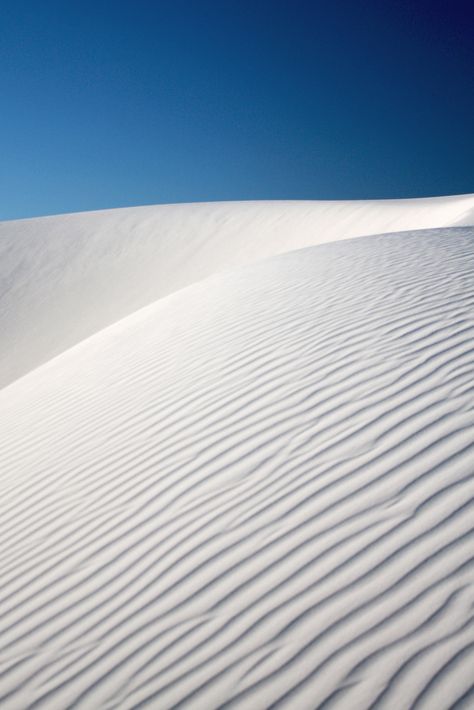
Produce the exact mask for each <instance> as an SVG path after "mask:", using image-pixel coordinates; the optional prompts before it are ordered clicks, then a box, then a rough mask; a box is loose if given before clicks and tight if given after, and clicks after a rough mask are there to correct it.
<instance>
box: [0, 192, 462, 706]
mask: <svg viewBox="0 0 474 710" xmlns="http://www.w3.org/2000/svg"><path fill="white" fill-rule="evenodd" d="M431 204H433V203H431ZM450 204H451V203H450ZM468 204H470V203H469V202H463V210H462V212H463V215H464V216H461V217H460V213H459V211H458V212H456V210H457V209H458V207H459V206H458V207H457V208H456V210H454V212H456V214H454V213H451V214H450V215H449V216H447V215H446V214H444V217H443V219H446V220H447V221H449V220H454V221H456V220H462V219H468V218H467V217H466V216H465V211H466V210H465V209H464V208H466V205H468ZM445 206H446V205H444V207H445ZM144 209H147V208H144ZM432 217H433V216H432ZM392 218H393V217H392ZM438 218H439V214H438ZM403 219H412V220H413V219H414V217H413V215H411V216H407V217H403ZM416 219H422V220H425V219H429V211H428V212H426V213H425V214H424V215H423V217H422V218H419V217H417V218H416ZM402 221H403V220H402ZM400 224H401V221H400V220H399V221H398V222H397V226H399V225H400ZM415 228H416V230H417V231H408V232H397V233H390V234H382V235H375V236H360V238H358V239H349V240H338V239H341V236H340V235H341V234H342V231H340V232H337V229H336V227H334V234H336V233H338V234H339V237H338V236H337V235H336V236H334V234H333V236H334V239H332V238H331V237H330V235H329V236H328V238H327V240H326V241H327V242H328V243H322V242H323V241H324V234H323V233H322V232H321V233H319V232H318V234H317V237H316V238H317V240H319V242H321V243H318V244H317V245H315V246H308V245H306V244H302V245H301V246H305V247H307V248H303V249H299V250H291V251H289V250H288V249H283V248H282V251H284V252H286V253H283V254H281V255H278V256H272V255H268V256H269V258H266V259H263V260H261V261H258V263H252V264H248V263H247V260H248V256H249V255H248V254H246V255H245V257H242V254H239V255H237V256H236V255H232V259H234V261H233V263H232V270H228V271H227V272H226V273H224V274H217V275H214V276H212V277H210V278H207V279H205V280H199V278H194V277H195V276H196V274H197V271H196V272H193V274H194V275H193V279H194V280H195V281H197V283H194V284H192V285H185V286H184V287H183V285H182V284H181V282H180V281H179V280H178V281H177V282H176V284H175V286H177V288H176V289H175V292H174V293H171V294H170V295H166V294H164V295H162V296H161V297H160V298H159V299H158V300H156V299H155V302H153V303H150V304H149V305H147V304H146V303H144V304H142V305H144V306H145V307H143V308H141V309H140V310H136V311H135V312H132V313H131V314H130V315H128V316H127V317H125V318H123V319H122V320H119V321H118V322H116V323H114V324H110V325H109V327H107V328H105V329H102V330H100V332H97V333H96V334H95V335H94V334H93V333H90V336H91V337H88V338H87V339H85V340H83V342H80V343H78V344H76V345H74V343H73V347H68V348H64V352H62V353H59V354H58V355H57V357H55V358H54V359H51V360H49V361H48V362H46V363H45V364H42V365H41V363H40V362H37V363H35V364H36V366H35V369H32V371H31V372H30V373H29V374H26V375H25V376H23V377H21V378H20V379H18V380H16V381H13V382H11V383H10V384H9V386H7V387H5V388H4V389H3V390H0V470H1V471H2V476H1V479H0V481H1V486H2V490H1V497H0V513H1V514H0V535H1V539H2V540H3V544H2V546H1V549H0V555H1V558H0V568H1V570H2V584H1V588H0V637H1V639H2V643H1V651H0V668H1V676H0V702H2V703H3V704H4V705H5V706H6V707H12V708H13V707H14V708H19V707H34V708H41V707H44V708H46V707H48V708H49V707H58V708H66V707H68V708H69V707H74V708H76V707H77V708H80V707H83V708H99V707H120V708H135V707H145V706H150V707H160V708H161V707H162V708H171V707H186V708H188V707H190V708H218V707H226V708H231V707H241V708H248V707H252V708H255V709H258V708H262V709H263V708H269V707H275V708H276V707H288V708H295V707H298V708H308V709H309V708H316V707H318V708H325V709H327V708H347V707H357V708H382V707H383V708H397V709H399V708H411V707H414V708H427V709H428V708H451V707H456V708H468V707H470V706H471V705H472V702H473V699H474V687H473V680H472V664H473V660H474V615H473V609H474V605H473V602H474V570H473V561H474V560H473V558H474V555H473V532H474V524H473V519H474V516H473V510H472V508H473V493H474V477H473V461H474V458H473V456H474V443H473V442H474V436H473V434H474V388H473V381H474V377H473V375H474V356H473V353H474V349H473V344H474V309H473V304H474V250H473V239H474V229H473V228H472V227H469V226H464V227H463V226H458V227H455V228H442V229H429V230H423V231H420V229H419V227H418V225H415ZM354 229H355V227H354ZM315 231H317V230H315ZM309 235H310V231H308V233H307V235H306V236H305V237H304V239H306V238H313V239H314V238H315V237H314V235H313V236H312V237H310V236H309ZM253 238H254V237H253V236H252V239H253ZM249 239H250V237H249ZM302 239H303V238H302ZM250 242H251V239H250V241H249V243H250ZM287 243H288V244H290V243H291V244H293V245H295V241H294V239H293V238H292V237H291V235H289V236H288V242H287ZM280 246H282V247H283V246H284V244H283V242H282V243H281V244H280ZM297 246H298V244H297ZM234 248H235V250H236V254H237V253H238V249H237V246H236V245H233V246H232V249H234ZM272 248H273V247H272ZM229 249H230V247H229ZM196 253H200V252H199V250H197V252H196ZM203 253H205V250H204V252H203ZM254 256H255V254H254ZM241 258H242V259H243V261H244V263H246V265H241V261H240V259H241ZM251 260H252V259H251ZM217 262H219V267H218V268H216V271H221V270H222V268H227V266H226V265H225V264H223V262H221V261H219V260H218V259H216V263H217ZM214 266H215V264H214ZM145 281H146V279H145ZM160 288H161V286H160ZM145 290H146V289H145ZM110 293H112V291H111V292H110ZM149 293H151V292H149ZM26 300H27V299H26V297H25V302H26ZM46 302H47V299H46V301H43V304H44V303H46ZM69 305H70V304H69ZM134 305H136V304H135V303H134ZM68 307H69V306H68ZM104 308H105V307H104ZM87 309H88V306H87V304H86V308H85V310H84V311H83V314H84V317H85V318H86V314H87V313H88V312H89V311H88V310H87ZM70 312H71V313H72V312H73V311H72V310H71V311H70ZM104 312H105V311H104ZM115 315H116V314H115V313H114V316H113V317H114V318H115ZM70 332H72V331H68V333H70ZM62 337H63V340H62V341H61V347H62V346H63V345H65V344H66V343H67V342H68V338H69V335H68V336H67V337H66V336H65V335H64V333H63V335H62ZM51 342H52V341H50V344H49V346H50V345H51ZM57 342H59V341H57ZM49 346H48V347H49ZM42 352H43V354H44V353H46V352H47V348H46V346H45V349H44V350H43V351H42ZM23 362H24V363H25V362H26V360H24V361H23ZM31 362H33V360H31ZM30 364H31V363H30ZM38 365H39V366H38Z"/></svg>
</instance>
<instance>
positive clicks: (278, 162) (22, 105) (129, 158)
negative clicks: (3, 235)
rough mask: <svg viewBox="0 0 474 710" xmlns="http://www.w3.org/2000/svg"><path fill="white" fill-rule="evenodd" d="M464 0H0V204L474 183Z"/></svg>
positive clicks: (472, 46)
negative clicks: (311, 0)
mask: <svg viewBox="0 0 474 710" xmlns="http://www.w3.org/2000/svg"><path fill="white" fill-rule="evenodd" d="M473 15H474V9H473V5H472V3H470V2H459V0H452V1H451V2H448V1H446V2H440V1H439V0H430V2H425V1H424V0H421V1H420V2H417V1H416V0H414V1H411V2H407V1H406V0H405V1H403V0H387V1H384V2H381V1H380V0H378V1H375V0H372V1H370V0H368V1H366V2H365V1H364V0H360V1H359V0H357V1H356V0H351V1H349V0H347V1H338V0H334V2H329V0H328V2H324V3H323V2H318V1H317V0H313V2H307V1H306V0H271V1H270V0H213V1H211V0H133V1H132V0H128V1H127V2H121V1H120V0H114V1H113V0H109V1H107V2H106V1H105V0H94V2H90V1H89V0H71V1H70V2H64V1H63V0H62V1H61V2H59V1H53V0H42V2H38V1H37V0H34V1H33V0H26V1H25V2H18V3H12V2H8V3H7V2H3V0H0V219H14V218H21V217H31V216H37V215H44V214H55V213H61V212H74V211H79V210H93V209H102V208H110V207H125V206H130V205H142V204H154V203H166V202H194V201H202V200H246V199H364V198H388V197H393V198H399V197H420V196H429V195H443V194H456V193H467V192H473V191H474V170H473V165H474V139H473V126H474V80H473V76H474V74H473V72H474V69H473V68H474V43H473V42H472V37H471V32H472V22H473V19H474V17H473Z"/></svg>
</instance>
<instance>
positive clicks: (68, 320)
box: [0, 195, 474, 386]
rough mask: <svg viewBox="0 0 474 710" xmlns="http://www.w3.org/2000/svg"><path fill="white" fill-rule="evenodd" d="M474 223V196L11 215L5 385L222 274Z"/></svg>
mask: <svg viewBox="0 0 474 710" xmlns="http://www.w3.org/2000/svg"><path fill="white" fill-rule="evenodd" d="M462 224H464V225H472V224H474V196H473V195H465V196H454V197H439V198H427V199H415V200H376V201H360V202H350V201H349V202H341V201H334V202H241V203H235V202H230V203H226V202H222V203H209V204H189V205H162V206H152V207H140V208H131V209H122V210H109V211H104V212H90V213H82V214H71V215H60V216H57V217H45V218H42V219H30V220H20V221H15V222H4V223H0V265H1V266H0V333H1V334H2V347H1V348H0V386H2V385H3V386H4V385H6V384H8V383H10V382H12V381H13V380H15V379H17V378H18V377H20V376H22V375H24V374H26V373H27V372H29V371H30V370H32V369H34V368H35V367H37V366H38V365H41V364H42V363H44V362H46V361H47V360H49V359H50V358H51V357H54V356H56V355H58V354H60V353H61V352H64V350H66V349H67V348H69V347H71V346H72V345H75V344H77V343H79V342H80V341H81V340H83V339H84V338H86V337H88V336H90V335H92V334H93V333H96V332H98V331H99V330H101V329H102V328H104V327H106V326H108V325H110V324H111V323H114V322H116V321H117V320H119V319H120V318H123V317H125V316H127V315H130V314H131V313H133V312H134V311H136V310H137V309H138V308H141V307H143V306H145V305H148V304H150V303H153V302H154V301H155V300H156V299H158V298H160V297H162V296H164V295H168V294H170V293H173V292H175V291H177V290H178V289H180V288H182V287H184V286H188V285H189V284H191V283H195V282H196V281H199V280H201V279H203V278H206V277H208V276H210V275H212V274H214V273H217V272H221V271H224V270H228V269H233V268H235V267H237V266H241V265H245V264H249V263H252V262H255V261H257V260H260V259H265V258H268V257H270V256H273V255H274V254H280V253H283V252H286V251H291V250H293V249H300V248H302V247H308V246H314V245H316V244H319V243H321V242H328V241H333V240H337V239H341V238H348V237H354V236H363V235H368V234H377V233H382V232H395V231H401V230H413V229H423V228H430V227H445V226H455V225H462Z"/></svg>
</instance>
